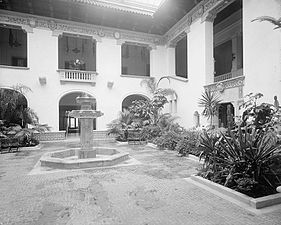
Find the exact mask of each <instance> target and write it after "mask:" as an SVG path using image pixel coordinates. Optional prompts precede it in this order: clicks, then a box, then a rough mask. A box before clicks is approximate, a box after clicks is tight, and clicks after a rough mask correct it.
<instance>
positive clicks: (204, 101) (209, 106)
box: [199, 90, 221, 127]
mask: <svg viewBox="0 0 281 225" xmlns="http://www.w3.org/2000/svg"><path fill="white" fill-rule="evenodd" d="M220 103H221V99H220V97H219V96H218V95H217V94H216V93H215V92H211V91H210V90H205V92H204V93H203V94H202V95H201V98H200V99H199V107H203V108H204V109H203V112H202V115H203V116H205V117H207V118H208V119H210V126H211V127H212V126H213V118H214V116H216V115H217V114H218V107H219V104H220Z"/></svg>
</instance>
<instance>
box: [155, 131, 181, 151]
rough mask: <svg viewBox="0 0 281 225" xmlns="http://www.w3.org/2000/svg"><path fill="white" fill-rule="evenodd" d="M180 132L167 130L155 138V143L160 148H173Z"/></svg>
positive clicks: (179, 137)
mask: <svg viewBox="0 0 281 225" xmlns="http://www.w3.org/2000/svg"><path fill="white" fill-rule="evenodd" d="M181 138H182V136H181V134H179V133H177V132H176V131H175V130H169V131H167V132H165V133H163V134H162V135H161V136H160V137H157V138H156V139H155V144H156V145H157V146H158V147H159V148H160V149H166V148H167V149H169V150H175V149H176V146H177V144H178V142H179V141H180V140H181Z"/></svg>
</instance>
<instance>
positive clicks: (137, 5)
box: [75, 0, 166, 16]
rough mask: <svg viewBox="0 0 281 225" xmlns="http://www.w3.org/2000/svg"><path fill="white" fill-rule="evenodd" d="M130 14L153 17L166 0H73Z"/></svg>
mask: <svg viewBox="0 0 281 225" xmlns="http://www.w3.org/2000/svg"><path fill="white" fill-rule="evenodd" d="M75 1H79V2H83V1H84V2H85V3H90V4H93V5H97V6H103V7H107V8H113V9H117V10H122V11H126V12H131V13H137V14H142V15H148V16H153V14H154V13H155V12H156V11H157V10H158V9H159V8H160V6H161V5H162V3H163V2H164V1H166V0H75Z"/></svg>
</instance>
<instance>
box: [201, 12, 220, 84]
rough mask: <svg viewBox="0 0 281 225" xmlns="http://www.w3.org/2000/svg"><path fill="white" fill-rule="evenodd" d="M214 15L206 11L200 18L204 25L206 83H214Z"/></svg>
mask: <svg viewBox="0 0 281 225" xmlns="http://www.w3.org/2000/svg"><path fill="white" fill-rule="evenodd" d="M215 17H216V15H215V14H213V13H208V14H207V15H206V16H204V17H203V18H202V20H201V23H202V26H204V39H205V43H204V48H205V56H204V57H205V79H206V84H211V83H214V72H215V69H214V68H215V66H214V64H215V60H214V27H213V23H214V19H215Z"/></svg>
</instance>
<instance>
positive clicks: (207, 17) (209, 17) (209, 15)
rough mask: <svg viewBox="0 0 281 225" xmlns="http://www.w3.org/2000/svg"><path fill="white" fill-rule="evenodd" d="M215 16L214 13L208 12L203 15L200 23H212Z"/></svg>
mask: <svg viewBox="0 0 281 225" xmlns="http://www.w3.org/2000/svg"><path fill="white" fill-rule="evenodd" d="M216 16H217V14H216V13H215V12H208V13H206V14H204V15H203V16H202V18H201V23H203V22H211V23H213V22H214V20H215V18H216Z"/></svg>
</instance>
